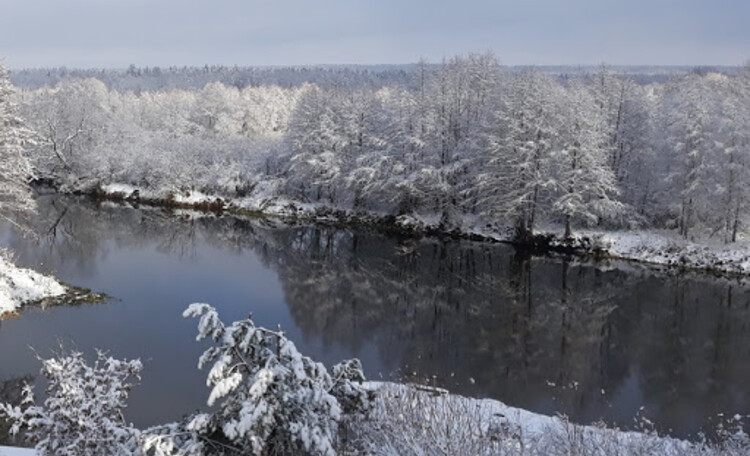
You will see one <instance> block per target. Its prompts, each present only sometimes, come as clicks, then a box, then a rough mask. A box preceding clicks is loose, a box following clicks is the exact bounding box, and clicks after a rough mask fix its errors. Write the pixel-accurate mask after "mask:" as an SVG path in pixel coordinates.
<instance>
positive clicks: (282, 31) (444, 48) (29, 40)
mask: <svg viewBox="0 0 750 456" xmlns="http://www.w3.org/2000/svg"><path fill="white" fill-rule="evenodd" d="M748 18H750V1H748V0H460V1H459V0H453V1H450V2H448V1H442V0H411V1H410V0H370V1H362V0H264V1H255V0H203V1H198V0H65V1H61V0H0V58H2V59H3V60H4V62H5V64H6V65H7V66H9V67H11V68H29V67H51V66H67V67H69V68H92V67H116V68H123V67H127V66H128V65H130V64H135V65H137V66H173V65H174V66H183V65H189V66H202V65H205V64H209V65H218V64H221V65H240V66H255V65H312V64H382V63H395V64H399V63H412V62H416V61H417V60H419V59H420V58H424V59H426V60H427V61H429V62H440V61H441V60H442V59H443V58H449V57H451V56H454V55H458V54H467V53H470V52H485V51H492V52H494V53H495V55H496V56H497V57H498V58H499V60H500V61H501V62H502V63H504V64H507V65H557V64H571V65H586V64H599V63H608V64H613V65H617V64H623V65H636V64H645V65H740V64H743V63H745V62H746V61H747V60H748V59H750V26H748V24H747V20H748Z"/></svg>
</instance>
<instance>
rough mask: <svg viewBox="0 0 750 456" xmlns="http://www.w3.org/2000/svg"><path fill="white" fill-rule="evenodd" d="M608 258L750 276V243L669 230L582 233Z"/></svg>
mask: <svg viewBox="0 0 750 456" xmlns="http://www.w3.org/2000/svg"><path fill="white" fill-rule="evenodd" d="M577 236H578V237H579V238H580V237H588V238H589V239H591V240H592V241H593V242H594V243H595V244H597V245H599V246H601V247H602V248H603V249H605V250H606V251H607V252H608V253H609V256H611V257H615V258H622V259H627V260H636V261H642V262H646V263H653V264H660V265H667V266H677V267H685V268H696V269H708V270H713V271H723V272H728V273H734V274H743V275H745V274H750V242H747V241H746V240H741V241H738V242H735V243H731V244H724V243H722V242H720V241H704V242H693V241H688V240H686V239H683V238H682V237H680V236H678V235H677V233H674V232H670V231H626V232H621V231H587V230H583V231H580V232H579V233H578V234H577Z"/></svg>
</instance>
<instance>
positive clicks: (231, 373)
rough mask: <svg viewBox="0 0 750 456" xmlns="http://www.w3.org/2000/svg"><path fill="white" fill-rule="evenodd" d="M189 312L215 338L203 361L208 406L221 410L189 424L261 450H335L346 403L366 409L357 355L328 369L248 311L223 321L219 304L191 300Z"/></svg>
mask: <svg viewBox="0 0 750 456" xmlns="http://www.w3.org/2000/svg"><path fill="white" fill-rule="evenodd" d="M183 316H185V317H200V320H199V323H198V340H201V339H211V340H213V341H214V344H215V345H213V346H212V347H209V348H208V349H207V350H206V351H205V352H204V353H203V355H202V356H201V357H200V360H199V362H198V367H199V368H203V367H206V366H209V365H210V366H211V368H210V370H209V373H208V377H207V380H206V383H207V384H208V386H211V387H212V390H211V393H210V395H209V398H208V405H209V406H211V405H214V404H215V403H217V401H219V400H220V403H218V406H217V407H218V410H217V411H215V412H213V413H210V414H201V415H197V416H196V417H194V418H193V419H192V420H191V422H190V424H189V425H188V427H189V428H191V429H193V430H195V431H197V432H199V433H201V434H206V435H213V434H217V433H220V434H221V435H222V436H223V437H224V438H226V439H227V440H228V441H229V442H230V443H231V444H232V445H234V446H236V447H237V448H239V449H240V450H241V451H243V452H246V453H251V454H255V455H261V454H307V455H320V456H330V455H335V454H336V451H335V449H334V448H335V442H336V438H337V432H338V424H339V422H340V421H341V420H342V412H343V411H342V406H343V407H344V408H346V409H347V411H350V412H351V411H363V410H366V408H367V406H368V403H369V396H368V395H367V394H366V393H365V392H364V390H362V388H361V387H360V386H359V385H358V384H357V382H362V381H363V380H364V375H363V374H362V366H361V364H360V363H359V360H350V361H345V362H343V363H341V364H339V365H337V366H334V368H333V373H334V376H333V377H331V376H330V375H329V374H328V371H327V370H326V368H325V367H324V366H323V365H322V364H320V363H317V362H315V361H313V360H312V359H310V358H308V357H307V356H303V355H302V354H300V353H299V351H297V348H296V347H295V345H294V343H293V342H291V341H290V340H289V339H287V338H286V336H285V335H284V333H283V332H281V331H271V330H268V329H265V328H261V327H258V326H256V325H255V324H254V323H253V321H252V319H250V318H247V319H245V320H240V321H236V322H234V323H232V324H231V325H229V326H226V325H224V323H222V322H221V320H220V319H219V318H218V314H217V312H216V309H214V308H213V307H211V306H210V305H208V304H199V303H195V304H191V305H190V306H189V307H188V308H187V310H185V312H184V314H183Z"/></svg>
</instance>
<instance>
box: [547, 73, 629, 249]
mask: <svg viewBox="0 0 750 456" xmlns="http://www.w3.org/2000/svg"><path fill="white" fill-rule="evenodd" d="M564 109H565V112H566V115H565V116H564V119H565V123H564V125H563V126H562V128H561V129H560V136H561V137H562V144H561V149H560V150H558V151H556V152H555V154H554V155H555V157H554V161H555V168H556V169H557V173H556V174H557V175H556V182H557V183H556V186H557V188H556V190H557V191H556V195H555V197H554V201H553V204H552V210H553V211H554V212H555V213H557V214H560V215H562V217H563V220H564V224H565V235H564V236H565V237H566V238H569V237H570V236H571V220H579V221H582V222H584V223H586V224H589V225H591V224H595V223H597V222H599V221H600V219H601V218H603V217H607V216H613V215H615V214H617V213H619V212H620V211H621V210H622V204H621V203H620V202H619V201H618V200H617V198H616V197H617V195H618V194H619V190H618V188H617V182H616V179H615V175H614V172H613V171H612V168H611V167H610V164H609V163H608V160H607V158H608V155H609V150H610V140H609V130H610V129H611V128H612V127H611V126H610V125H608V123H607V120H606V118H605V116H604V113H603V112H602V110H601V109H599V108H598V107H597V106H596V103H595V98H594V95H593V94H592V92H591V91H590V90H589V89H588V88H587V87H585V86H583V85H582V84H581V83H578V82H576V83H574V84H572V85H571V87H569V88H568V97H567V99H566V102H565V104H564Z"/></svg>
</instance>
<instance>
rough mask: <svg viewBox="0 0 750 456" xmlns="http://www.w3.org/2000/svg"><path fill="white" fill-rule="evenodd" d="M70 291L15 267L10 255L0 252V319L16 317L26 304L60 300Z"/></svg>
mask: <svg viewBox="0 0 750 456" xmlns="http://www.w3.org/2000/svg"><path fill="white" fill-rule="evenodd" d="M72 291H73V289H72V288H69V287H66V286H65V285H63V284H62V283H60V282H58V281H57V280H56V279H54V278H52V277H49V276H45V275H42V274H40V273H38V272H36V271H32V270H31V269H26V268H20V267H18V266H16V265H15V264H13V262H12V261H11V258H10V253H8V252H7V251H0V319H5V318H8V317H11V316H13V315H16V314H17V312H18V310H19V309H20V308H21V307H22V306H24V305H26V304H30V303H36V302H44V301H50V300H56V299H60V298H62V297H64V296H65V295H67V294H68V293H70V292H72Z"/></svg>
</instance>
